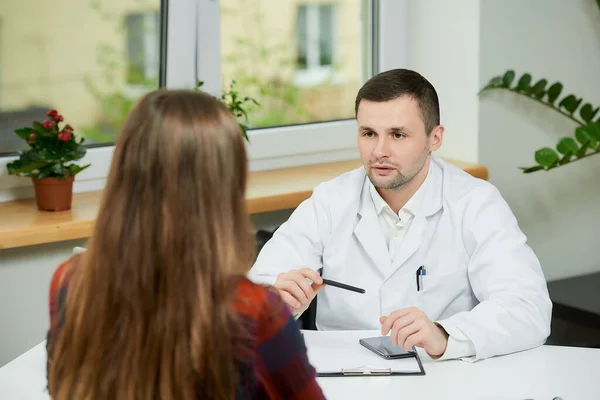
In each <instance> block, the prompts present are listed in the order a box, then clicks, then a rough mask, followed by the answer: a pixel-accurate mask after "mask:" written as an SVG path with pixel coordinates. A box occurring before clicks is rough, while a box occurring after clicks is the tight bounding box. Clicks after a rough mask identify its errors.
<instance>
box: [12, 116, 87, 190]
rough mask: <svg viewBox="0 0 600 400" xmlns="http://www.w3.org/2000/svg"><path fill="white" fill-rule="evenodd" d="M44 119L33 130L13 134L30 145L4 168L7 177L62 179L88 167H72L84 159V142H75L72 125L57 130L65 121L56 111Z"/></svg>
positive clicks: (22, 129) (23, 130) (26, 129)
mask: <svg viewBox="0 0 600 400" xmlns="http://www.w3.org/2000/svg"><path fill="white" fill-rule="evenodd" d="M46 115H47V116H48V118H47V119H46V120H45V121H44V122H42V123H40V122H38V121H35V122H33V127H32V128H21V129H17V130H16V131H15V133H16V134H17V135H18V136H19V137H20V138H22V139H23V140H25V141H26V142H27V144H29V150H27V151H22V152H20V154H19V158H18V159H17V160H15V161H13V162H10V163H8V164H7V168H8V173H9V174H10V175H17V176H27V177H32V178H36V179H44V178H59V179H64V178H68V177H71V176H75V175H77V174H78V173H79V172H81V171H83V170H84V169H86V168H87V167H89V166H90V164H88V165H85V166H83V167H80V166H79V165H77V164H73V163H72V161H76V160H79V159H81V158H82V157H83V156H84V155H85V153H86V149H85V147H83V146H82V143H83V140H84V139H83V138H81V139H80V140H79V141H77V139H76V137H75V134H74V133H73V127H71V125H69V124H63V126H62V127H61V126H60V125H61V123H63V121H64V118H63V116H62V115H60V114H59V113H58V111H56V110H50V111H48V112H47V113H46Z"/></svg>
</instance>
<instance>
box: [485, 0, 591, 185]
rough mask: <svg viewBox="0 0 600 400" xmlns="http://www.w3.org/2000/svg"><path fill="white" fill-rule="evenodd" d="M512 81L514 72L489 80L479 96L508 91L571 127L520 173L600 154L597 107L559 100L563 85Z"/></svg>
mask: <svg viewBox="0 0 600 400" xmlns="http://www.w3.org/2000/svg"><path fill="white" fill-rule="evenodd" d="M596 4H597V5H598V7H599V8H600V0H596ZM515 78H516V74H515V71H513V70H512V69H511V70H508V71H506V72H505V73H504V74H502V75H500V76H496V77H493V78H492V79H490V80H489V82H488V83H487V84H486V85H485V86H484V87H483V88H482V89H481V91H480V94H481V93H484V92H489V91H492V90H504V91H508V92H511V93H514V94H517V95H520V96H524V97H526V98H528V99H530V100H532V101H535V102H538V103H539V104H542V105H544V106H546V107H548V108H549V109H551V110H553V111H555V112H557V113H559V114H561V115H563V116H564V117H565V118H568V119H569V120H571V121H572V122H574V123H575V129H574V133H573V135H572V136H565V137H562V138H560V139H559V140H558V143H557V144H556V150H555V149H553V148H551V147H543V148H541V149H539V150H537V151H536V152H535V156H534V158H535V161H536V165H533V166H529V167H520V168H521V169H522V170H523V172H524V173H531V172H535V171H548V170H551V169H554V168H557V167H560V166H562V165H566V164H569V163H572V162H574V161H577V160H581V159H583V158H585V157H589V156H592V155H595V154H600V118H597V114H598V111H599V109H600V108H599V107H596V106H594V105H592V104H591V103H589V102H584V101H583V98H581V97H579V96H576V95H574V94H568V95H567V96H564V97H562V98H561V94H562V90H563V84H562V83H560V82H555V83H553V84H551V85H548V83H549V82H548V79H545V78H542V79H539V80H537V81H535V83H534V80H533V78H532V76H531V74H529V73H524V74H522V75H521V76H520V78H519V79H517V80H516V81H515ZM559 99H560V100H559Z"/></svg>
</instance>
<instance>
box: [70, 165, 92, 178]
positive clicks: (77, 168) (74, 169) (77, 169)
mask: <svg viewBox="0 0 600 400" xmlns="http://www.w3.org/2000/svg"><path fill="white" fill-rule="evenodd" d="M90 165H91V164H88V165H84V166H83V167H80V166H79V165H75V164H71V165H69V166H68V167H67V168H68V169H69V175H68V176H75V175H77V174H78V173H80V172H81V171H83V170H84V169H86V168H87V167H89V166H90Z"/></svg>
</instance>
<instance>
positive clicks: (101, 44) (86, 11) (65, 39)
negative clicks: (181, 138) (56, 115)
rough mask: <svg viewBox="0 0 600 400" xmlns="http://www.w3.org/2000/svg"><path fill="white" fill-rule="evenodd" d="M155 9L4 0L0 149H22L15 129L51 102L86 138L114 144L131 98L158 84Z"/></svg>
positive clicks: (130, 2)
mask: <svg viewBox="0 0 600 400" xmlns="http://www.w3.org/2000/svg"><path fill="white" fill-rule="evenodd" d="M159 9H160V0H144V1H139V0H123V1H117V0H102V1H80V0H64V1H61V2H60V3H58V4H56V3H52V2H50V3H49V2H46V1H43V0H2V2H1V4H0V18H1V20H2V21H3V24H2V25H1V26H0V29H1V32H0V39H1V42H0V49H1V50H2V56H1V58H0V74H1V75H0V82H1V83H2V86H0V99H2V103H1V104H0V154H1V153H9V154H10V153H14V152H15V151H18V150H22V149H26V148H27V144H26V143H25V142H24V141H23V140H22V139H20V138H19V137H18V136H17V135H15V133H14V130H15V129H17V128H21V127H24V126H30V125H31V123H32V121H33V120H43V119H44V118H45V113H46V111H47V110H48V109H57V110H58V111H59V112H60V113H61V114H63V115H64V117H65V119H66V120H67V121H69V123H70V125H72V126H73V127H74V128H75V132H76V133H77V134H79V135H82V136H83V137H85V138H86V143H89V144H95V145H99V144H112V142H113V141H114V138H115V136H116V133H117V132H118V130H119V127H120V126H121V123H122V122H123V120H124V118H125V115H127V113H128V112H129V110H130V109H131V107H132V106H133V103H134V101H135V100H136V99H137V98H138V97H139V96H140V95H142V94H144V93H145V92H147V91H149V90H152V89H156V88H157V87H158V86H159V82H158V81H159V79H158V75H159V74H158V71H159V59H160V58H159V33H160V29H159V19H160V18H159V16H160V13H159ZM31 10H35V12H31ZM7 55H9V56H7ZM132 85H135V90H134V91H132V90H131V86H132ZM0 167H2V165H0ZM4 173H5V171H0V174H4Z"/></svg>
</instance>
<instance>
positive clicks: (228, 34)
mask: <svg viewBox="0 0 600 400" xmlns="http://www.w3.org/2000/svg"><path fill="white" fill-rule="evenodd" d="M220 3H221V9H220V15H219V23H220V33H221V40H220V42H221V48H220V51H221V63H220V70H221V77H222V87H223V90H227V88H228V87H229V84H230V82H231V81H234V80H235V81H236V86H237V89H238V91H239V92H240V93H241V94H243V95H249V96H251V97H253V98H255V99H256V100H257V101H258V102H259V103H260V106H259V107H254V108H253V109H251V112H250V123H251V126H252V127H253V128H255V129H258V128H267V127H278V126H290V125H298V124H307V123H314V122H323V121H336V120H344V119H350V118H353V116H354V108H353V102H354V96H355V95H356V92H357V91H358V89H359V87H360V86H361V85H362V83H364V81H365V80H366V79H367V78H368V77H370V76H371V75H372V66H371V65H370V64H368V63H364V60H371V59H372V56H373V52H372V46H371V42H370V41H365V40H364V38H368V37H370V30H369V26H368V24H367V23H366V21H367V18H366V15H365V10H366V9H368V7H369V5H371V3H372V2H371V1H369V0H337V1H336V2H335V4H333V3H331V4H330V3H323V2H319V3H312V2H311V3H306V0H288V1H280V0H222V1H221V2H220ZM338 18H344V23H343V24H338V23H337V19H338ZM206 57H209V54H206ZM200 62H201V63H202V62H208V60H207V59H205V58H204V59H203V58H202V57H201V58H200ZM210 79H214V78H212V77H207V79H203V80H205V81H206V80H210Z"/></svg>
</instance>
